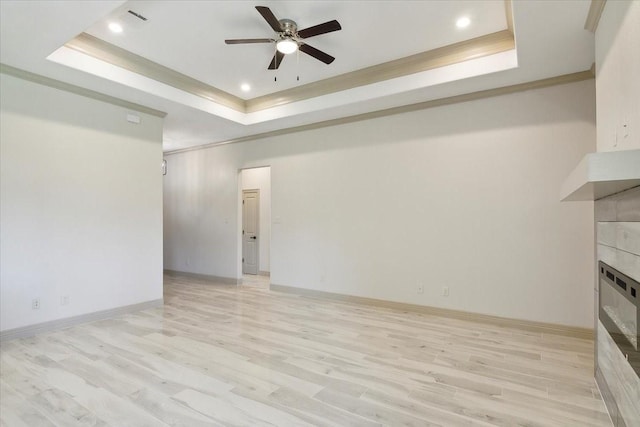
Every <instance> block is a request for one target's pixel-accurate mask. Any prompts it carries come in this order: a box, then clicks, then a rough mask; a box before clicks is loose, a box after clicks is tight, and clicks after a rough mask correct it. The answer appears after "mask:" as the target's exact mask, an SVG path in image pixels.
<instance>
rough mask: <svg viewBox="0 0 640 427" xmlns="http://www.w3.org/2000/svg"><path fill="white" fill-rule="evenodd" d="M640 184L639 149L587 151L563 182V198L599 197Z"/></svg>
mask: <svg viewBox="0 0 640 427" xmlns="http://www.w3.org/2000/svg"><path fill="white" fill-rule="evenodd" d="M639 185H640V150H626V151H608V152H600V153H590V154H587V155H586V156H585V157H584V158H583V159H582V161H581V162H580V163H579V164H578V166H576V168H575V169H574V170H573V172H571V174H570V175H569V176H568V177H567V179H565V181H564V183H563V185H562V191H561V193H560V197H561V199H562V201H588V200H598V199H602V198H603V197H607V196H610V195H612V194H616V193H619V192H621V191H624V190H628V189H629V188H633V187H636V186H639Z"/></svg>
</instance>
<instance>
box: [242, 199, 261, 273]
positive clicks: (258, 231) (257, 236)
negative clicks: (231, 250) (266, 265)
mask: <svg viewBox="0 0 640 427" xmlns="http://www.w3.org/2000/svg"><path fill="white" fill-rule="evenodd" d="M245 193H256V194H257V199H258V205H257V207H256V209H257V211H258V212H257V218H256V275H259V274H260V242H261V238H260V189H259V188H255V189H249V188H248V189H244V190H242V213H241V217H242V222H241V223H240V228H241V231H240V235H241V239H242V248H241V251H240V253H241V255H240V256H241V258H242V260H241V265H240V268H241V269H242V274H243V275H244V274H245V272H244V195H245ZM246 274H251V273H246Z"/></svg>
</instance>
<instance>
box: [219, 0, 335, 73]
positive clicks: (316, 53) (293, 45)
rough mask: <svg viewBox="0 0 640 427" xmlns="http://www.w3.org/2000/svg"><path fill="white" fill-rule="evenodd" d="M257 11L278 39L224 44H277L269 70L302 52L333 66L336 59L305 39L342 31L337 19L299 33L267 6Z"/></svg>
mask: <svg viewBox="0 0 640 427" xmlns="http://www.w3.org/2000/svg"><path fill="white" fill-rule="evenodd" d="M256 10H257V11H258V13H260V15H262V17H263V18H264V20H265V21H267V24H269V26H270V27H271V28H272V29H273V31H275V32H276V38H273V39H227V40H225V41H224V42H225V43H226V44H250V43H275V44H276V53H275V55H274V56H273V59H272V60H271V63H270V64H269V67H268V69H269V70H277V69H278V67H279V66H280V63H282V59H283V58H284V56H285V55H289V54H291V53H294V52H296V51H297V50H300V51H301V52H304V53H306V54H307V55H309V56H312V57H314V58H316V59H317V60H318V61H321V62H324V63H325V64H331V63H332V62H333V61H334V60H335V58H334V57H333V56H331V55H329V54H327V53H325V52H323V51H321V50H319V49H316V48H315V47H312V46H309V45H308V44H306V43H305V41H304V40H305V39H308V38H310V37H314V36H319V35H321V34H326V33H331V32H333V31H338V30H341V29H342V27H341V26H340V23H339V22H338V21H336V20H335V19H334V20H333V21H328V22H325V23H323V24H319V25H315V26H313V27H309V28H305V29H304V30H300V31H298V26H297V24H296V23H295V22H294V21H292V20H291V19H280V20H278V18H276V17H275V15H274V14H273V12H271V9H269V8H268V7H266V6H256Z"/></svg>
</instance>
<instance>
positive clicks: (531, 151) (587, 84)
mask: <svg viewBox="0 0 640 427" xmlns="http://www.w3.org/2000/svg"><path fill="white" fill-rule="evenodd" d="M594 106H595V99H594V82H593V81H584V82H579V83H573V84H569V85H563V86H555V87H551V88H545V89H538V90H533V91H527V92H522V93H517V94H511V95H505V96H500V97H494V98H488V99H484V100H478V101H473V102H467V103H461V104H455V105H449V106H444V107H439V108H433V109H428V110H422V111H417V112H412V113H405V114H401V115H395V116H389V117H384V118H380V119H374V120H369V121H362V122H357V123H351V124H344V125H340V126H334V127H327V128H322V129H317V130H310V131H305V132H299V133H295V134H289V135H284V136H278V137H271V138H265V139H260V140H256V141H251V142H246V143H240V144H232V145H225V146H220V147H215V148H208V149H202V150H195V151H189V152H183V153H176V154H173V155H167V156H166V158H167V160H168V162H169V166H170V173H169V175H168V176H167V179H166V181H165V247H166V253H167V254H169V256H167V257H165V268H169V269H172V270H180V271H191V272H195V273H202V274H210V275H214V276H225V277H237V274H238V273H237V272H238V271H239V259H238V255H237V254H238V242H237V236H236V231H235V230H237V227H238V224H237V218H238V209H239V208H238V206H239V204H238V194H237V188H238V182H237V180H238V173H237V171H238V169H242V168H246V167H252V166H262V165H266V164H269V165H271V179H272V181H271V182H272V210H271V214H272V218H273V226H272V231H271V239H272V240H271V282H272V283H275V284H279V285H288V286H296V287H301V288H308V289H317V290H324V291H328V292H336V293H342V294H351V295H358V296H365V297H371V298H380V299H386V300H392V301H400V302H408V303H416V304H424V305H429V306H437V307H446V308H452V309H458V310H465V311H470V312H478V313H486V314H492V315H497V316H504V317H510V318H518V319H528V320H535V321H543V322H552V323H558V324H565V325H577V326H583V327H588V328H591V327H593V313H592V311H593V310H592V307H593V294H592V291H591V289H592V277H591V272H592V271H593V270H592V268H593V244H594V243H593V231H592V230H593V204H592V203H591V202H576V203H560V201H559V191H560V186H561V183H562V182H563V180H564V178H565V176H566V172H567V171H568V170H571V169H572V168H573V167H574V166H575V164H576V163H578V161H579V160H580V159H581V158H582V157H583V156H584V154H586V153H588V152H592V151H594V147H595V127H594V122H595V111H594ZM418 283H421V284H424V285H425V292H424V294H417V293H416V286H417V284H418ZM445 285H446V286H449V287H450V296H449V297H443V296H441V295H440V291H441V288H442V286H445Z"/></svg>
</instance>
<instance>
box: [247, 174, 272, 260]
mask: <svg viewBox="0 0 640 427" xmlns="http://www.w3.org/2000/svg"><path fill="white" fill-rule="evenodd" d="M241 181H242V189H243V190H256V189H257V190H260V207H259V210H260V212H259V215H260V224H259V227H260V241H259V243H258V246H259V249H258V250H259V252H260V253H259V266H258V269H259V270H260V272H264V273H268V272H269V271H271V267H270V260H269V247H270V246H271V169H270V168H269V167H262V168H251V169H244V170H243V171H242V176H241Z"/></svg>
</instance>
